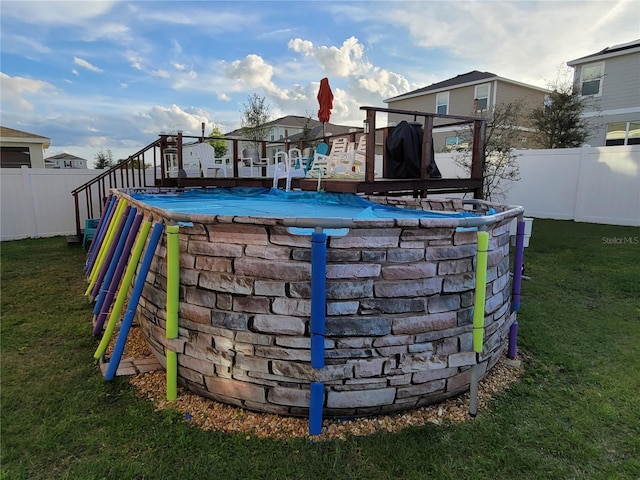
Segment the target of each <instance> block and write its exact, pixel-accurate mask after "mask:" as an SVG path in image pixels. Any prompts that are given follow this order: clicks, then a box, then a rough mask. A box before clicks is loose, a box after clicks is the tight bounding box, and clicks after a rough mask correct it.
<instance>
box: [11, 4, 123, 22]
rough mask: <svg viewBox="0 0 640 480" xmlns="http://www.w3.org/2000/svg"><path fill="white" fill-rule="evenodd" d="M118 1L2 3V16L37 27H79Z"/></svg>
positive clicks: (109, 8)
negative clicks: (78, 25)
mask: <svg viewBox="0 0 640 480" xmlns="http://www.w3.org/2000/svg"><path fill="white" fill-rule="evenodd" d="M118 3H119V2H117V1H93V2H48V1H36V2H29V1H26V2H25V1H23V2H2V15H3V16H5V17H7V18H16V19H19V20H20V21H21V22H26V23H31V24H36V25H77V24H80V23H82V22H85V21H87V20H90V19H93V18H97V17H100V16H102V15H104V14H105V13H107V12H109V11H110V10H111V8H112V7H113V6H114V5H116V4H118Z"/></svg>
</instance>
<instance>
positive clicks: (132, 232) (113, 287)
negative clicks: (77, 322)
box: [93, 214, 143, 335]
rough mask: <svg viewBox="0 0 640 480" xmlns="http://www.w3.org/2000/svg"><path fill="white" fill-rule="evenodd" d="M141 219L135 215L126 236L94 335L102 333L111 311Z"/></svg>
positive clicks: (94, 327)
mask: <svg viewBox="0 0 640 480" xmlns="http://www.w3.org/2000/svg"><path fill="white" fill-rule="evenodd" d="M142 217H143V215H142V214H140V215H137V216H136V218H135V219H134V220H133V224H132V225H131V228H130V229H129V234H128V235H127V240H126V243H125V244H124V247H123V249H122V254H121V255H120V259H119V260H118V265H117V266H116V269H115V271H114V273H113V276H112V278H111V282H109V287H108V288H107V290H106V292H105V294H104V299H103V301H102V305H101V308H100V312H99V314H98V317H97V318H96V322H95V325H94V326H93V333H94V335H97V334H98V333H100V332H101V331H102V327H103V326H104V322H105V320H106V319H107V315H108V313H109V310H110V309H111V302H113V297H115V294H116V292H117V290H118V285H120V280H121V279H122V273H123V272H124V269H125V268H126V266H127V262H128V261H129V253H130V252H131V248H132V247H133V243H134V242H135V240H136V237H137V235H138V230H139V228H140V224H141V223H142ZM101 293H102V292H101Z"/></svg>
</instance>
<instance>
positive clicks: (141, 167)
mask: <svg viewBox="0 0 640 480" xmlns="http://www.w3.org/2000/svg"><path fill="white" fill-rule="evenodd" d="M361 110H364V111H365V114H366V118H365V120H364V126H363V128H357V129H351V131H350V132H349V133H343V134H337V135H331V136H330V137H329V136H326V137H320V138H312V139H306V140H304V141H302V140H301V141H299V142H295V143H287V142H286V141H283V140H279V141H275V142H269V141H261V142H258V143H259V144H260V150H261V156H262V157H264V156H266V152H267V148H268V147H276V148H277V149H282V150H285V149H288V148H289V147H292V146H297V147H299V148H300V149H301V150H303V148H304V147H305V146H307V145H310V146H314V145H316V144H317V143H318V142H321V141H325V142H327V141H329V140H330V139H334V138H338V137H343V136H346V137H348V138H349V141H350V142H355V140H356V136H359V135H361V134H363V133H364V135H366V137H367V148H366V155H365V162H366V166H365V177H364V180H363V181H359V183H360V185H361V187H362V188H360V187H358V188H356V190H355V191H358V192H362V193H373V192H379V193H384V192H395V193H396V194H401V193H403V192H404V193H407V192H413V194H414V195H421V196H424V195H425V194H426V192H427V189H428V188H427V187H428V186H429V185H428V182H429V181H430V177H429V171H428V166H429V164H430V163H431V161H432V160H433V158H432V157H431V155H432V152H433V148H432V146H433V131H434V130H437V129H439V128H443V127H449V128H450V127H452V126H460V127H461V128H464V126H470V127H471V130H472V133H473V143H472V149H471V171H470V177H469V178H468V179H448V180H449V182H448V183H447V182H445V181H443V182H441V184H440V185H439V191H440V192H441V193H446V192H458V191H462V192H472V193H473V196H474V198H478V199H480V198H482V182H483V171H484V141H485V130H486V122H485V120H484V119H483V118H478V117H464V116H458V115H438V114H434V113H429V112H420V111H408V110H397V109H389V108H378V107H361ZM380 113H384V114H387V115H388V114H393V115H395V117H397V118H404V117H407V118H408V119H410V120H412V121H418V119H421V120H422V122H421V124H422V125H423V128H424V135H423V141H422V160H421V168H420V178H418V179H402V180H398V181H396V182H387V183H386V184H384V185H383V184H382V182H377V181H376V177H375V157H376V147H380V146H382V148H381V153H382V155H383V172H382V177H383V179H384V178H386V177H385V173H386V172H385V169H386V162H385V159H384V145H385V142H386V138H387V135H388V134H389V132H390V130H391V129H392V128H393V127H387V126H384V127H381V128H377V126H376V120H377V115H378V114H380ZM436 122H437V124H436ZM210 139H213V140H223V141H226V142H227V144H228V145H229V142H230V144H231V145H230V148H229V150H230V151H229V155H230V156H231V158H232V159H233V177H234V179H232V180H231V182H235V183H230V182H229V180H230V179H215V178H199V179H193V178H185V179H182V178H179V176H172V177H170V176H169V175H168V174H167V171H168V165H167V162H166V158H165V155H164V154H165V152H166V151H167V149H168V148H173V149H174V151H175V152H176V153H177V164H178V171H180V170H182V168H183V161H182V160H183V159H182V153H183V149H182V147H183V144H184V143H185V142H194V141H196V142H203V141H205V137H204V135H203V136H199V137H197V136H189V135H182V133H181V132H178V133H177V134H164V133H163V134H161V135H160V137H159V138H158V139H157V140H155V141H154V142H152V143H150V144H149V145H147V146H146V147H144V148H143V149H141V150H139V151H138V152H136V153H134V154H133V155H131V156H130V157H129V158H127V159H126V160H124V161H122V162H119V163H118V164H116V165H114V166H113V167H111V168H110V169H109V170H106V171H105V172H103V173H102V174H100V175H98V176H97V177H95V178H94V179H93V180H91V181H89V182H86V183H85V184H83V185H81V186H79V187H78V188H76V189H75V190H73V191H72V192H71V194H72V195H73V197H74V202H75V214H76V233H77V236H78V238H80V237H81V234H82V225H81V222H80V204H81V202H84V204H85V208H86V212H87V216H88V218H96V217H98V216H100V215H101V214H102V209H103V208H104V202H105V200H106V198H107V196H108V192H109V190H110V189H112V188H138V187H139V188H146V187H174V186H207V185H236V184H240V181H241V180H240V179H238V159H239V158H240V155H239V153H240V151H241V147H242V146H246V144H247V143H248V142H247V141H246V140H244V139H236V138H227V137H215V138H213V137H208V138H207V140H210ZM376 139H378V143H376ZM285 140H286V139H285ZM244 181H245V182H250V180H247V179H245V180H244ZM247 184H250V183H247ZM300 185H301V188H305V187H304V186H302V183H300ZM334 186H335V187H337V188H344V184H343V185H339V184H335V185H334ZM327 187H328V190H330V187H331V182H327ZM340 191H345V190H340Z"/></svg>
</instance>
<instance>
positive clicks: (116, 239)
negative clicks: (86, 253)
mask: <svg viewBox="0 0 640 480" xmlns="http://www.w3.org/2000/svg"><path fill="white" fill-rule="evenodd" d="M130 211H131V207H130V206H129V205H127V206H126V208H125V211H124V214H123V215H122V217H121V218H120V223H119V224H118V229H117V231H116V233H115V235H114V236H113V240H112V241H111V245H110V247H109V251H108V252H107V255H106V256H105V257H104V261H103V262H102V268H101V269H100V273H98V278H97V279H96V281H95V282H94V284H93V288H92V289H91V295H90V296H89V298H90V299H91V300H95V298H96V297H97V296H98V292H99V291H100V288H101V287H102V283H103V282H104V278H105V276H106V275H107V272H108V271H109V267H110V266H111V262H112V260H113V259H114V257H115V254H116V251H117V250H118V245H119V243H120V240H121V239H122V237H124V236H125V235H124V229H125V227H126V225H127V221H128V219H129V212H130Z"/></svg>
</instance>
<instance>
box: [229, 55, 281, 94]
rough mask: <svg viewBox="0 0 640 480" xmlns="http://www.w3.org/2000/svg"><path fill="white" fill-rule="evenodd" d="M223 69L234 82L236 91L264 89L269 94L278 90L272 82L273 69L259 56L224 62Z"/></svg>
mask: <svg viewBox="0 0 640 480" xmlns="http://www.w3.org/2000/svg"><path fill="white" fill-rule="evenodd" d="M223 69H224V72H225V75H226V76H227V78H230V79H232V80H233V81H234V86H233V90H234V91H240V90H246V89H247V88H264V89H265V90H266V91H267V92H276V91H277V90H278V89H277V88H276V86H275V85H274V83H273V82H272V80H271V79H272V77H273V73H274V69H273V67H272V66H271V65H269V64H268V63H267V62H265V61H264V59H263V58H262V57H260V56H259V55H255V54H253V53H252V54H249V55H247V56H246V57H245V58H243V59H242V60H235V61H233V62H231V63H227V62H224V63H223Z"/></svg>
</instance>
